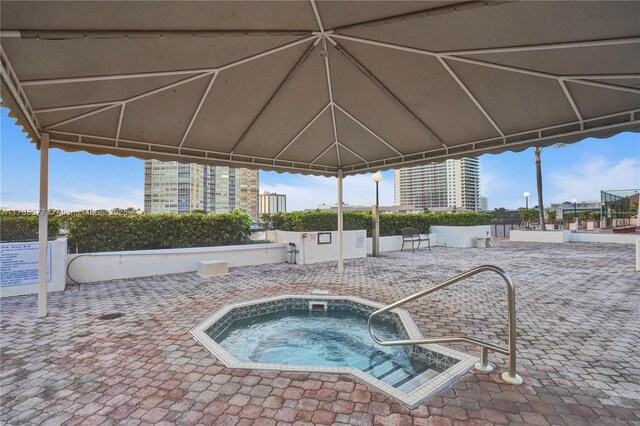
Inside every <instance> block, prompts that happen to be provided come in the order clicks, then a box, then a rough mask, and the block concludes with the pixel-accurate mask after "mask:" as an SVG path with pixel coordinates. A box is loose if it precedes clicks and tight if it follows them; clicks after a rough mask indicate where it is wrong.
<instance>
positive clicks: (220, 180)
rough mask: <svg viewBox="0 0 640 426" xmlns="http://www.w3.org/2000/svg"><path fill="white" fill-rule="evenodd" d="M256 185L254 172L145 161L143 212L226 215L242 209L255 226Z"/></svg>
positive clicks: (257, 178) (221, 167)
mask: <svg viewBox="0 0 640 426" xmlns="http://www.w3.org/2000/svg"><path fill="white" fill-rule="evenodd" d="M258 185H259V175H258V171H257V170H248V169H235V168H233V167H226V166H205V165H201V164H180V163H178V162H176V161H169V162H164V161H158V160H146V161H145V162H144V211H145V213H191V212H193V211H194V210H204V211H205V212H207V213H230V212H232V211H234V210H235V209H242V210H244V211H246V212H247V214H248V215H249V217H250V218H251V220H252V221H253V222H257V221H258Z"/></svg>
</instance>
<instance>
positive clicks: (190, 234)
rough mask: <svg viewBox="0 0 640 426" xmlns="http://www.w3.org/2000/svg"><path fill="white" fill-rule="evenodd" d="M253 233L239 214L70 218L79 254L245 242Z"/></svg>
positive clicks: (70, 231)
mask: <svg viewBox="0 0 640 426" xmlns="http://www.w3.org/2000/svg"><path fill="white" fill-rule="evenodd" d="M250 233H251V231H250V229H249V226H248V225H247V222H246V221H245V218H244V217H243V215H242V214H237V213H228V214H199V213H194V214H181V215H177V214H143V215H135V214H134V215H127V214H116V215H107V214H103V215H82V216H72V217H71V218H69V220H68V238H69V239H68V244H69V247H70V249H71V250H72V251H75V250H76V247H77V249H78V252H79V253H89V252H100V251H120V250H152V249H167V248H184V247H209V246H219V245H233V244H244V243H248V242H249V236H250Z"/></svg>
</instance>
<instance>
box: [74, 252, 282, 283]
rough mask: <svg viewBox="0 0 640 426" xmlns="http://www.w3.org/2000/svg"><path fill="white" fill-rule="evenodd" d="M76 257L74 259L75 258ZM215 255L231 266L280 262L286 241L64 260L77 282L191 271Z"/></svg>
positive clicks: (103, 255) (215, 257)
mask: <svg viewBox="0 0 640 426" xmlns="http://www.w3.org/2000/svg"><path fill="white" fill-rule="evenodd" d="M76 258H77V260H74V259H76ZM214 259H220V260H224V261H226V262H228V264H229V267H231V268H232V267H235V266H247V265H262V264H266V263H281V262H285V261H286V244H246V245H239V246H221V247H197V248H181V249H167V250H141V251H119V252H104V253H84V254H69V255H67V261H68V262H73V263H71V266H70V267H69V273H70V275H71V277H72V278H73V279H74V280H75V281H77V282H80V283H87V282H94V281H104V280H113V279H120V278H135V277H146V276H151V275H162V274H175V273H179V272H194V271H196V270H197V269H198V262H199V261H201V260H214ZM232 273H233V272H232ZM67 279H68V278H67ZM68 282H70V283H71V282H72V281H70V280H69V281H68Z"/></svg>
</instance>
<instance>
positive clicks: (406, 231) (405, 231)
mask: <svg viewBox="0 0 640 426" xmlns="http://www.w3.org/2000/svg"><path fill="white" fill-rule="evenodd" d="M400 231H401V232H402V248H401V249H400V251H403V250H404V244H405V243H411V252H412V253H415V251H416V250H420V243H421V242H423V241H426V242H427V244H428V246H429V251H431V239H430V238H429V236H428V235H421V234H420V231H418V229H417V228H402V229H401V230H400ZM415 243H418V247H415Z"/></svg>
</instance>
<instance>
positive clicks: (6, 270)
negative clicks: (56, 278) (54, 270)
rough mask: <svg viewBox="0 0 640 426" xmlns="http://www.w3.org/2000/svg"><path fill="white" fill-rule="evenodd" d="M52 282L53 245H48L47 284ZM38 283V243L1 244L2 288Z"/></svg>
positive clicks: (0, 268) (0, 272)
mask: <svg viewBox="0 0 640 426" xmlns="http://www.w3.org/2000/svg"><path fill="white" fill-rule="evenodd" d="M50 281H51V243H47V282H50ZM37 282H38V243H4V244H0V286H2V287H5V286H12V285H23V284H33V283H37Z"/></svg>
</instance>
